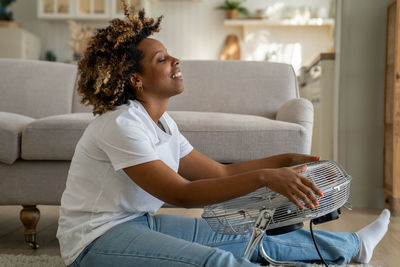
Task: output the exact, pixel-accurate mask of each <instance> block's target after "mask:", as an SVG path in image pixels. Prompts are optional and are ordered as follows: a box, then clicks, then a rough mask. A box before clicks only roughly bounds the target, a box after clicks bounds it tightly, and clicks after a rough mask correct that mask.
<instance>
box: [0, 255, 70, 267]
mask: <svg viewBox="0 0 400 267" xmlns="http://www.w3.org/2000/svg"><path fill="white" fill-rule="evenodd" d="M0 266H1V267H65V266H66V265H65V264H64V262H63V261H62V259H61V257H60V256H47V255H39V256H27V255H11V254H0Z"/></svg>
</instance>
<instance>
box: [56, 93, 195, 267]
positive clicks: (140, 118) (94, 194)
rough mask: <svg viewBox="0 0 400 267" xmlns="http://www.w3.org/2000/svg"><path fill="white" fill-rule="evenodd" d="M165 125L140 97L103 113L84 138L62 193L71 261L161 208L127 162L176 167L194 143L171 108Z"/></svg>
mask: <svg viewBox="0 0 400 267" xmlns="http://www.w3.org/2000/svg"><path fill="white" fill-rule="evenodd" d="M160 122H161V123H162V125H163V127H164V128H165V130H166V132H164V131H162V130H161V129H160V128H159V127H158V126H157V125H156V124H155V123H154V121H153V120H152V119H151V118H150V116H149V114H148V113H147V111H146V109H145V108H144V107H143V106H142V105H141V104H140V102H138V101H136V100H135V101H130V102H129V104H126V105H121V106H119V107H117V109H116V110H113V111H108V112H106V113H104V114H103V115H101V116H99V117H97V118H96V119H95V120H94V121H93V122H92V123H90V125H89V126H88V127H87V128H86V130H85V132H84V134H83V135H82V137H81V139H80V140H79V142H78V144H77V146H76V149H75V154H74V156H73V158H72V161H71V166H70V169H69V172H68V179H67V185H66V189H65V191H64V193H63V195H62V198H61V207H60V218H59V226H58V230H57V238H58V239H59V242H60V249H61V255H62V257H63V259H64V261H65V263H66V264H67V265H69V264H71V263H72V262H73V261H74V260H75V259H76V258H77V257H78V256H79V254H80V253H81V252H82V250H83V249H84V248H85V247H86V246H87V245H89V244H90V243H91V242H92V241H93V240H94V239H96V238H97V237H99V236H101V235H102V234H103V233H104V232H106V231H107V230H109V229H110V228H112V227H113V226H115V225H117V224H120V223H123V222H126V221H128V220H131V219H133V218H136V217H138V216H141V215H143V214H145V213H147V212H149V213H154V212H156V211H157V210H158V209H159V208H160V207H161V206H162V205H163V204H164V202H162V201H161V200H159V199H157V198H155V197H153V196H152V195H150V194H148V193H147V192H146V191H144V190H143V189H142V188H140V187H139V186H137V185H136V184H135V183H134V182H133V180H131V179H130V178H129V176H128V175H126V173H125V172H124V171H123V168H126V167H130V166H134V165H137V164H141V163H145V162H149V161H153V160H161V161H163V162H164V163H165V164H166V165H168V166H169V167H170V168H171V169H173V170H174V171H175V172H177V171H178V168H179V160H180V158H182V157H184V156H186V155H187V154H189V153H190V152H191V151H192V149H193V147H192V146H191V145H190V143H189V142H188V141H187V140H186V138H185V137H184V136H183V135H182V134H181V133H180V132H179V130H178V127H177V125H176V123H175V122H174V120H173V119H172V118H171V117H170V116H169V115H168V114H167V113H166V112H165V113H164V114H163V115H162V117H161V118H160Z"/></svg>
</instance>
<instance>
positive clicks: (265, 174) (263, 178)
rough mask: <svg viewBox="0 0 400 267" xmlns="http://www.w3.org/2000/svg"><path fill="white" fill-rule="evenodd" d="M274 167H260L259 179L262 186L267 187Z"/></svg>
mask: <svg viewBox="0 0 400 267" xmlns="http://www.w3.org/2000/svg"><path fill="white" fill-rule="evenodd" d="M275 171H276V169H272V168H268V169H260V170H259V172H260V174H259V179H260V182H261V184H262V186H266V187H268V185H269V182H270V180H271V177H273V176H274V172H275Z"/></svg>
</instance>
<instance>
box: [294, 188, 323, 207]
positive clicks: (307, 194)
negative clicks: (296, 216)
mask: <svg viewBox="0 0 400 267" xmlns="http://www.w3.org/2000/svg"><path fill="white" fill-rule="evenodd" d="M298 189H299V191H300V192H301V194H302V195H301V197H302V199H303V198H306V201H307V202H306V201H304V199H303V201H304V202H305V203H307V205H308V206H309V207H310V208H313V206H311V205H313V204H314V205H315V206H318V205H319V203H318V199H317V198H316V197H315V195H314V192H313V191H312V190H311V189H310V187H307V186H305V185H303V184H300V185H299V186H298Z"/></svg>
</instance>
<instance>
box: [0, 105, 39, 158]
mask: <svg viewBox="0 0 400 267" xmlns="http://www.w3.org/2000/svg"><path fill="white" fill-rule="evenodd" d="M33 120H34V119H33V118H30V117H27V116H24V115H20V114H16V113H10V112H2V111H0V147H1V149H0V162H2V163H6V164H13V163H14V161H15V160H17V159H18V158H19V157H20V156H21V134H22V131H23V130H24V128H25V127H26V126H27V125H28V124H29V123H31V122H32V121H33Z"/></svg>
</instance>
